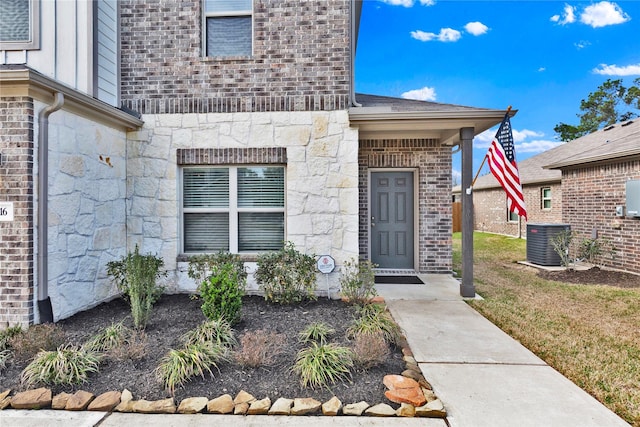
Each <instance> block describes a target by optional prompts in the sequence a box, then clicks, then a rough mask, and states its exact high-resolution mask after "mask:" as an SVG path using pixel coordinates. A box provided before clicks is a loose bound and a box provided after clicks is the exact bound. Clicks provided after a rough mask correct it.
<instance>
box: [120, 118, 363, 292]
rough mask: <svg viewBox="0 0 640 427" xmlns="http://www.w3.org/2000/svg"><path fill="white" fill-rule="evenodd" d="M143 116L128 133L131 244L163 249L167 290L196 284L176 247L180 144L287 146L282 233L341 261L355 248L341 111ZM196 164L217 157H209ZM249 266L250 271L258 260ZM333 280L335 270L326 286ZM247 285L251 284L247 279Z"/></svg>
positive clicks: (354, 183) (353, 135)
mask: <svg viewBox="0 0 640 427" xmlns="http://www.w3.org/2000/svg"><path fill="white" fill-rule="evenodd" d="M143 119H144V121H145V126H144V127H143V129H141V130H140V131H137V132H130V133H129V134H128V139H129V151H128V161H127V163H128V180H127V194H128V197H127V199H128V201H127V203H128V207H127V209H128V213H129V214H128V231H129V247H133V246H134V245H135V244H140V246H141V248H142V250H143V251H144V252H152V253H157V254H158V255H160V256H162V258H163V259H164V261H165V265H166V267H167V269H168V270H170V271H171V273H172V274H170V276H169V278H168V280H167V284H169V285H171V286H172V287H173V288H172V289H171V290H173V291H191V290H194V289H195V284H194V283H193V282H192V281H191V280H190V279H188V278H187V276H186V274H185V271H186V266H187V263H186V262H183V261H182V259H184V257H182V256H181V255H182V254H180V249H179V248H180V246H181V245H180V238H181V234H180V233H181V232H180V216H179V189H178V177H179V165H178V163H179V161H178V150H181V151H180V152H181V153H182V154H181V156H184V155H185V154H184V153H189V154H190V155H194V156H196V155H199V154H198V153H204V154H202V155H203V157H208V155H206V153H207V150H208V149H237V150H245V151H243V152H244V153H246V154H247V155H253V154H251V153H254V154H255V155H261V154H260V153H262V150H255V149H256V148H278V147H284V148H286V159H287V160H286V172H285V182H286V214H285V216H286V231H285V233H286V235H285V239H286V240H288V241H291V242H293V243H294V244H295V245H296V247H297V248H298V249H299V250H301V251H302V252H305V253H309V254H311V253H313V254H316V255H321V254H329V255H332V256H333V257H334V258H335V260H336V264H337V265H338V266H339V265H342V264H343V263H344V261H346V260H348V259H349V258H351V257H357V256H358V238H357V234H358V154H357V153H358V143H357V131H356V130H355V129H352V128H350V127H349V120H348V115H347V112H346V111H334V112H272V113H234V114H221V113H210V114H157V115H145V116H144V117H143ZM197 149H205V150H197ZM184 150H188V151H184ZM193 150H195V151H193ZM276 151H277V150H276ZM221 152H224V151H216V153H221ZM228 152H229V153H232V152H233V150H228ZM231 155H232V154H231ZM232 156H233V155H232ZM230 162H232V163H233V162H234V161H233V159H232V160H230ZM200 164H220V163H219V161H218V160H216V161H215V162H213V160H212V159H211V158H209V160H202V161H201V162H200ZM179 260H180V261H179ZM248 266H249V267H250V269H251V270H250V272H252V271H253V269H254V268H255V263H248ZM324 280H325V279H324V278H321V281H320V282H319V288H320V289H321V290H322V289H324V288H325V286H326V283H325V282H324ZM337 283H338V274H337V272H336V273H333V274H332V275H331V277H330V286H332V287H333V288H335V287H337ZM249 286H250V288H251V289H255V287H256V285H255V282H254V281H253V280H252V279H250V283H249Z"/></svg>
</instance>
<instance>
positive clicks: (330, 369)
mask: <svg viewBox="0 0 640 427" xmlns="http://www.w3.org/2000/svg"><path fill="white" fill-rule="evenodd" d="M352 367H353V353H352V351H351V349H350V348H348V347H342V346H339V345H337V344H334V343H330V344H318V343H317V342H315V341H312V342H311V345H310V346H309V347H307V348H304V349H302V350H300V351H299V352H298V356H297V358H296V363H295V365H294V366H293V371H294V372H295V373H296V374H298V375H299V376H300V382H301V383H302V385H303V386H304V387H311V388H316V387H328V386H329V385H330V384H335V383H336V382H338V381H346V380H348V379H349V378H350V377H351V368H352Z"/></svg>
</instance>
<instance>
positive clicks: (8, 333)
mask: <svg viewBox="0 0 640 427" xmlns="http://www.w3.org/2000/svg"><path fill="white" fill-rule="evenodd" d="M21 333H22V326H20V325H16V326H11V327H8V328H6V329H3V330H1V331H0V350H6V349H8V348H9V347H10V344H9V340H10V339H11V338H13V337H15V336H16V335H20V334H21Z"/></svg>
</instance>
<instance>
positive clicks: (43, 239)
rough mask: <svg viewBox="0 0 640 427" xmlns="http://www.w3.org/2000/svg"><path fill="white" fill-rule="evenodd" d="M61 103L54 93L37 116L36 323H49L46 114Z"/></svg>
mask: <svg viewBox="0 0 640 427" xmlns="http://www.w3.org/2000/svg"><path fill="white" fill-rule="evenodd" d="M63 104H64V95H62V93H61V92H56V93H55V95H54V102H53V104H52V105H50V106H48V107H45V108H44V109H43V110H42V111H40V113H39V114H38V314H39V316H40V323H52V322H53V307H52V306H51V298H50V297H49V274H48V268H49V262H48V237H47V233H48V231H49V225H48V218H47V215H48V211H49V115H50V114H51V113H53V112H56V111H58V110H59V109H60V108H62V105H63Z"/></svg>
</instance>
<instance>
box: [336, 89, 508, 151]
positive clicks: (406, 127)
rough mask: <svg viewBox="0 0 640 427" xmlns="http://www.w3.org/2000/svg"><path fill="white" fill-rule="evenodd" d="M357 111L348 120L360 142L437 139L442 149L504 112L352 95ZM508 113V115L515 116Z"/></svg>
mask: <svg viewBox="0 0 640 427" xmlns="http://www.w3.org/2000/svg"><path fill="white" fill-rule="evenodd" d="M356 99H357V101H358V102H361V103H362V106H361V107H351V108H350V109H349V119H350V121H351V124H352V125H353V126H356V127H357V128H358V130H359V134H360V139H404V138H425V139H431V138H433V139H439V140H440V141H441V142H442V144H444V145H450V146H453V145H456V144H458V143H459V142H460V129H462V128H474V135H478V134H479V133H482V132H484V131H485V130H487V129H489V128H491V127H492V126H495V125H496V124H498V123H500V122H501V121H502V119H503V118H504V115H505V113H506V110H490V109H484V108H475V107H466V106H461V105H453V104H439V103H435V102H425V101H414V100H407V99H401V98H390V97H382V96H375V95H356ZM516 112H517V111H516V110H511V115H515V114H516Z"/></svg>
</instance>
